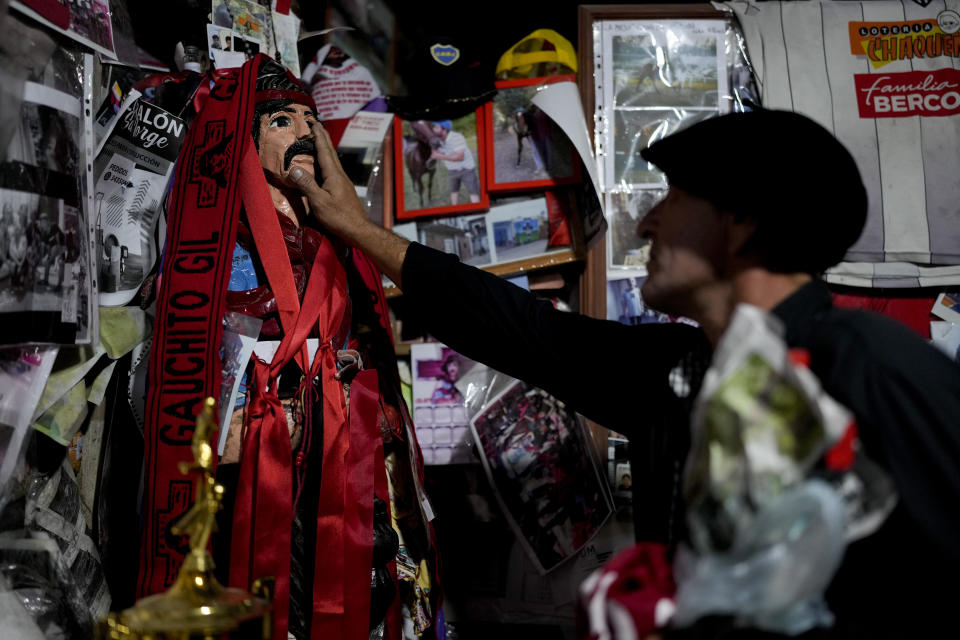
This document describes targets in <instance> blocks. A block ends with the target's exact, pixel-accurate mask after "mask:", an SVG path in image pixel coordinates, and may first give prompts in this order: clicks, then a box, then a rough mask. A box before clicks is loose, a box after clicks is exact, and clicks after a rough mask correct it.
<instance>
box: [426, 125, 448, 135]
mask: <svg viewBox="0 0 960 640" xmlns="http://www.w3.org/2000/svg"><path fill="white" fill-rule="evenodd" d="M430 130H431V131H433V133H434V135H438V136H440V137H441V138H444V139H446V137H447V133H448V131H447V130H446V129H444V128H443V127H441V126H440V125H438V124H431V125H430Z"/></svg>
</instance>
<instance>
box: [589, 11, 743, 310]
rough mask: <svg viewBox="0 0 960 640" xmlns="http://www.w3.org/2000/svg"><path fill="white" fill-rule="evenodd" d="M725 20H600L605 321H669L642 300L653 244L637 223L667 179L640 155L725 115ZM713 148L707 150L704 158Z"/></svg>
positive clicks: (661, 192)
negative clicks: (695, 126) (659, 143)
mask: <svg viewBox="0 0 960 640" xmlns="http://www.w3.org/2000/svg"><path fill="white" fill-rule="evenodd" d="M724 38H725V35H724V24H723V22H722V21H719V20H692V19H676V20H668V19H664V20H642V21H637V20H631V21H617V20H609V21H604V22H603V26H602V29H601V38H600V45H601V46H599V47H597V49H596V51H595V58H596V62H597V64H598V65H599V66H600V68H602V69H603V70H604V71H603V73H602V74H600V77H599V78H598V83H597V89H596V95H595V104H597V105H599V106H598V107H597V110H596V112H595V114H594V117H595V120H596V122H597V123H598V131H602V132H603V133H602V134H601V138H602V140H600V139H598V144H600V145H601V146H602V148H604V149H606V153H605V154H602V158H601V160H600V161H599V165H600V172H601V174H602V177H601V184H602V185H603V186H602V188H603V191H604V199H605V205H606V206H605V208H606V212H607V221H608V226H607V245H606V246H607V251H606V256H607V265H606V267H607V318H608V319H610V320H616V321H619V322H623V323H625V324H641V323H646V322H667V321H670V318H669V317H668V316H665V315H663V314H661V313H659V312H657V311H655V310H653V309H652V308H650V307H648V306H647V305H646V304H645V303H644V302H643V299H642V297H641V294H640V289H641V287H642V285H643V281H644V280H645V279H646V276H647V269H646V265H647V261H648V260H649V257H650V241H649V240H648V239H647V238H643V237H640V235H638V233H637V225H638V224H639V223H640V221H641V220H643V217H644V216H645V215H647V214H648V213H649V212H650V210H651V209H653V207H655V206H656V205H657V203H659V202H660V201H661V200H662V199H663V198H665V197H666V195H667V182H666V177H665V176H664V175H663V173H662V172H661V171H659V170H658V169H657V168H656V167H655V166H654V165H652V164H650V163H648V162H647V161H645V160H644V159H643V158H642V156H641V155H640V152H641V151H642V150H643V149H644V148H646V147H648V146H650V145H651V144H654V143H655V142H657V141H658V140H661V139H663V138H665V137H666V136H668V135H670V134H672V133H675V132H677V131H680V130H682V129H684V128H686V127H688V126H690V125H692V124H694V123H696V122H700V121H701V120H705V119H707V118H710V117H712V116H715V115H717V114H718V113H722V112H725V111H727V110H729V108H730V107H729V104H728V100H727V99H726V98H725V96H727V94H728V86H729V83H730V81H729V79H728V77H727V69H726V54H725V40H724ZM709 152H710V150H704V153H709Z"/></svg>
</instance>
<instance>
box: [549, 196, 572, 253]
mask: <svg viewBox="0 0 960 640" xmlns="http://www.w3.org/2000/svg"><path fill="white" fill-rule="evenodd" d="M560 193H561V194H562V196H558V195H557V194H556V193H554V192H553V191H547V192H545V194H544V195H545V196H546V198H547V221H548V224H549V229H550V234H549V239H548V241H547V246H548V247H550V248H551V249H553V248H556V247H569V246H570V243H571V240H570V226H569V224H568V223H567V213H568V211H569V206H568V202H569V200H567V197H568V194H569V193H570V192H569V191H561V192H560Z"/></svg>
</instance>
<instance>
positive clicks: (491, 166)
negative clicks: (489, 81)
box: [484, 75, 580, 191]
mask: <svg viewBox="0 0 960 640" xmlns="http://www.w3.org/2000/svg"><path fill="white" fill-rule="evenodd" d="M563 81H573V82H575V81H576V76H572V75H566V76H551V77H546V78H528V79H522V80H503V81H500V82H497V83H496V86H497V89H498V92H497V95H496V96H494V98H493V100H492V101H490V102H488V103H487V104H486V105H485V106H484V110H485V112H486V127H487V136H486V142H487V153H486V156H487V176H488V183H487V189H489V190H490V191H520V190H524V189H543V188H545V187H551V186H553V185H558V184H570V183H572V182H577V181H579V180H580V162H579V159H578V156H577V153H576V150H575V149H574V148H573V144H572V143H571V142H570V140H569V138H567V136H566V134H565V133H564V132H563V130H562V129H561V128H560V127H559V126H557V124H556V123H555V122H554V121H553V120H552V119H551V118H550V117H549V116H548V115H547V114H546V113H544V112H543V111H542V110H541V109H540V108H539V107H537V106H536V105H535V104H533V102H532V99H533V97H534V96H535V95H536V94H537V91H538V90H539V88H541V87H543V86H544V85H547V84H551V83H555V82H563Z"/></svg>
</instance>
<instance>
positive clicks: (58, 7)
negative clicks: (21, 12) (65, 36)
mask: <svg viewBox="0 0 960 640" xmlns="http://www.w3.org/2000/svg"><path fill="white" fill-rule="evenodd" d="M22 1H23V4H25V5H27V6H28V7H30V8H31V9H33V10H34V11H36V12H37V13H39V14H40V15H41V16H43V17H44V18H46V19H47V20H49V21H50V23H51V24H53V25H54V26H57V27H60V28H61V29H69V28H70V8H69V7H68V6H67V5H65V4H60V3H59V2H57V0H22Z"/></svg>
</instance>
